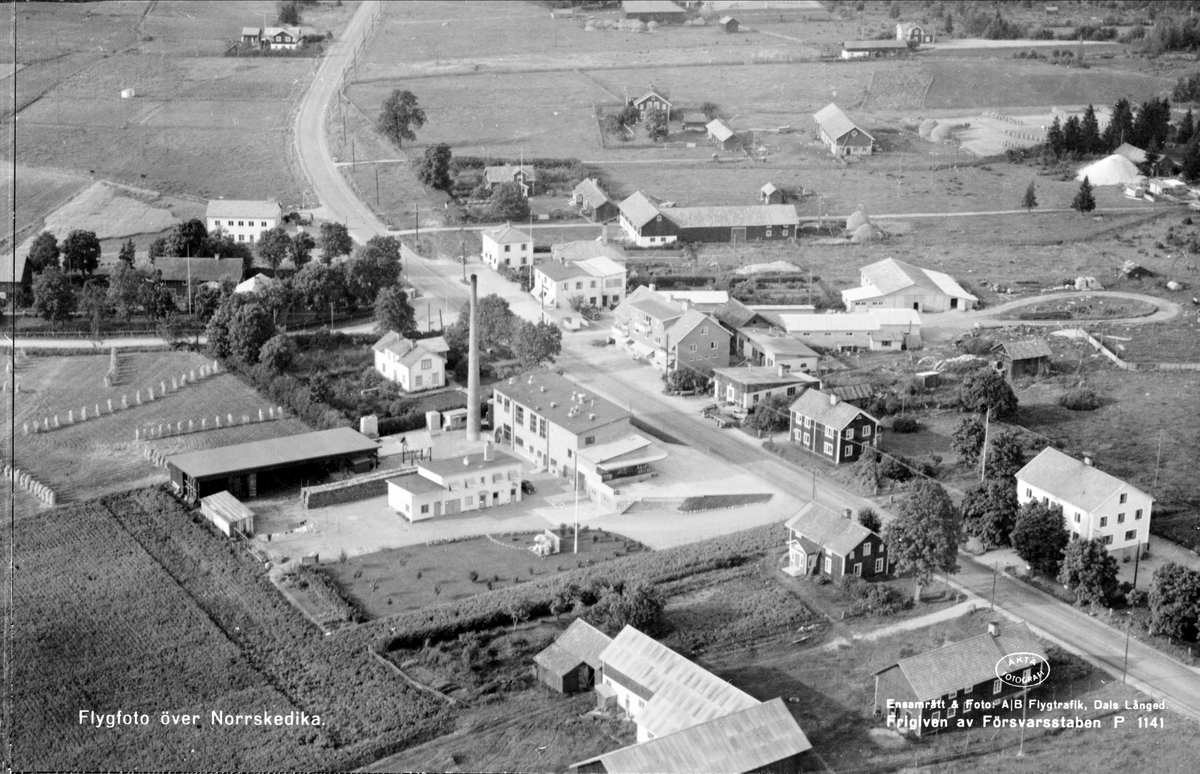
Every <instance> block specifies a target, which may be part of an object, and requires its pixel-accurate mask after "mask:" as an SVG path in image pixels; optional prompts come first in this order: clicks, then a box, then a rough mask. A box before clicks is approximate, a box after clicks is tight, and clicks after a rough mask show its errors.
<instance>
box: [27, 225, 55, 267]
mask: <svg viewBox="0 0 1200 774" xmlns="http://www.w3.org/2000/svg"><path fill="white" fill-rule="evenodd" d="M60 255H62V251H61V250H59V249H58V239H56V238H55V236H54V234H51V233H50V232H49V231H43V232H42V233H40V234H38V235H37V236H36V237H34V240H33V244H31V245H30V246H29V257H28V258H27V260H28V261H29V268H30V271H32V272H33V273H34V274H37V273H38V272H39V271H42V270H44V269H49V268H51V267H55V268H57V267H58V258H59V256H60Z"/></svg>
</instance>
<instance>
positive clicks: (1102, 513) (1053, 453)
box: [1016, 446, 1154, 558]
mask: <svg viewBox="0 0 1200 774" xmlns="http://www.w3.org/2000/svg"><path fill="white" fill-rule="evenodd" d="M1016 478H1017V500H1018V501H1019V502H1020V503H1021V504H1022V505H1024V504H1025V503H1027V502H1030V501H1033V500H1040V501H1041V502H1043V503H1047V504H1051V505H1057V506H1059V507H1061V508H1062V511H1063V519H1064V521H1065V523H1066V528H1067V530H1069V531H1070V533H1071V537H1072V538H1079V539H1082V540H1090V539H1097V540H1099V541H1100V542H1102V543H1104V545H1106V546H1107V547H1108V550H1109V551H1110V552H1112V553H1115V554H1118V555H1119V556H1121V557H1122V558H1125V557H1131V556H1135V555H1136V552H1137V551H1138V548H1139V547H1141V548H1143V549H1148V548H1149V547H1150V511H1151V509H1152V508H1153V506H1154V498H1153V497H1151V496H1150V495H1148V494H1146V493H1145V492H1143V491H1141V490H1140V489H1138V488H1136V487H1134V486H1132V485H1130V484H1128V483H1126V482H1125V481H1122V480H1121V479H1119V478H1117V477H1116V476H1112V475H1109V474H1108V473H1105V472H1104V471H1102V470H1099V469H1098V468H1095V467H1092V459H1091V457H1084V458H1083V461H1080V460H1077V459H1075V458H1074V457H1071V456H1068V455H1066V454H1063V453H1062V452H1060V451H1058V450H1057V449H1052V448H1050V447H1049V446H1047V447H1046V448H1045V449H1042V451H1041V453H1040V454H1038V456H1036V457H1034V458H1033V459H1032V460H1030V461H1029V463H1028V464H1026V465H1025V467H1023V468H1021V469H1020V470H1019V471H1017V474H1016Z"/></svg>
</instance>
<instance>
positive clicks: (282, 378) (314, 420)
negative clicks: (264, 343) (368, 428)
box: [224, 358, 353, 430]
mask: <svg viewBox="0 0 1200 774" xmlns="http://www.w3.org/2000/svg"><path fill="white" fill-rule="evenodd" d="M224 365H225V367H226V368H228V369H229V370H230V372H232V373H235V374H237V375H238V376H240V377H241V378H242V379H244V380H245V381H246V382H248V383H249V384H250V386H251V387H253V388H254V389H256V390H258V391H259V392H260V393H262V394H263V395H266V396H267V397H268V398H269V399H270V400H271V402H272V403H274V404H276V405H280V406H285V407H286V408H287V409H288V410H289V411H291V412H292V413H293V414H295V415H296V416H298V417H300V419H301V421H303V422H304V423H305V424H306V425H308V426H309V427H312V428H314V429H317V430H330V429H332V428H335V427H348V426H350V425H352V424H353V422H352V421H351V419H350V417H348V416H346V415H345V414H343V413H342V412H340V411H338V410H337V409H335V408H333V407H332V406H330V405H329V404H328V403H323V402H322V401H319V400H317V399H316V398H315V397H314V396H313V394H312V390H310V389H309V387H308V385H306V384H304V382H302V381H300V380H299V379H297V378H296V377H294V376H290V375H288V374H276V373H273V372H272V371H271V370H270V369H268V368H266V367H265V366H261V365H251V366H248V365H245V364H242V363H240V362H238V361H236V360H235V359H233V358H229V359H227V360H225V361H224Z"/></svg>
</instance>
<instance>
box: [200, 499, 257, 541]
mask: <svg viewBox="0 0 1200 774" xmlns="http://www.w3.org/2000/svg"><path fill="white" fill-rule="evenodd" d="M200 513H202V514H204V518H206V519H208V520H209V521H211V522H212V523H213V526H215V527H216V528H217V529H219V530H221V532H223V533H224V534H225V536H226V537H233V536H234V534H235V533H236V534H239V535H243V536H245V537H249V536H250V535H253V534H254V511H252V510H250V509H249V508H247V507H246V506H245V505H243V504H242V502H241V501H240V500H238V499H237V498H236V497H234V496H233V495H231V494H229V492H217V493H216V494H210V495H209V496H208V497H204V498H201V499H200Z"/></svg>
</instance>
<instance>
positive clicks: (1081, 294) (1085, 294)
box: [921, 290, 1183, 329]
mask: <svg viewBox="0 0 1200 774" xmlns="http://www.w3.org/2000/svg"><path fill="white" fill-rule="evenodd" d="M1097 296H1099V297H1106V298H1125V299H1130V300H1133V301H1145V302H1146V303H1148V304H1154V305H1155V306H1156V307H1158V310H1157V311H1155V312H1154V313H1153V314H1148V315H1146V316H1144V317H1120V318H1112V319H1108V318H1105V319H1104V320H1078V321H1074V320H1001V319H999V317H1000V315H1002V314H1005V313H1006V312H1011V311H1012V310H1014V309H1020V308H1021V307H1025V306H1033V305H1035V304H1040V303H1043V302H1045V301H1051V300H1054V301H1057V300H1060V299H1064V298H1095V297H1097ZM1182 311H1183V307H1181V306H1180V305H1179V304H1177V303H1175V302H1173V301H1167V300H1166V299H1162V298H1158V297H1157V296H1148V295H1145V294H1144V293H1126V292H1124V291H1120V290H1079V291H1067V292H1064V293H1046V294H1043V295H1037V296H1031V297H1029V298H1020V299H1017V300H1016V301H1009V302H1007V303H1003V304H1000V305H999V306H993V307H989V308H987V309H981V310H979V311H972V312H946V313H943V314H927V315H925V316H923V317H922V318H921V322H922V323H923V324H924V325H925V327H927V328H955V329H967V328H974V327H975V326H976V325H979V326H981V327H984V328H1000V327H1003V326H1006V325H1041V326H1050V327H1059V328H1062V327H1077V326H1079V325H1084V324H1087V323H1089V322H1105V323H1120V324H1123V325H1125V324H1128V325H1144V324H1147V323H1157V322H1164V321H1166V320H1170V319H1172V318H1175V317H1178V316H1179V314H1180V312H1182Z"/></svg>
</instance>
